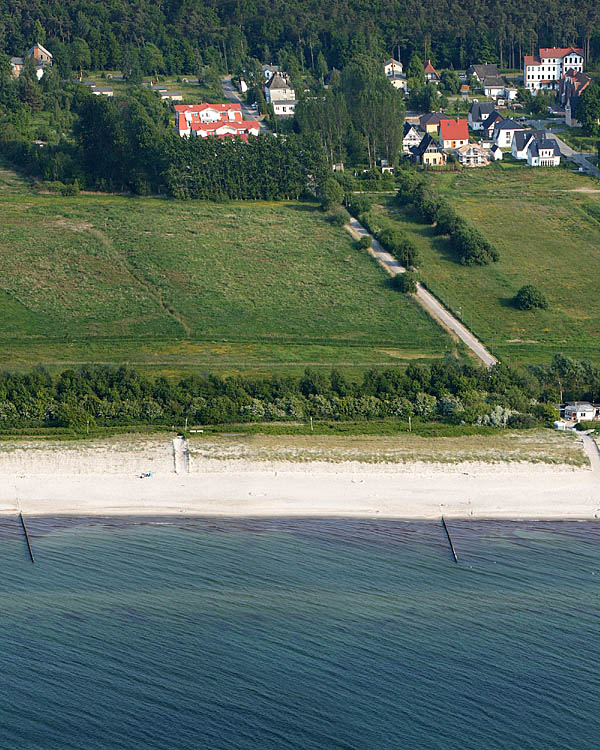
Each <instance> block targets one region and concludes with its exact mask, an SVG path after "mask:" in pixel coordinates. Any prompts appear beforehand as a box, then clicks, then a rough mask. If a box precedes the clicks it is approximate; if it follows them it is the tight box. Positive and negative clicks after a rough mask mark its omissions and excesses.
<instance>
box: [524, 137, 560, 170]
mask: <svg viewBox="0 0 600 750" xmlns="http://www.w3.org/2000/svg"><path fill="white" fill-rule="evenodd" d="M560 157H561V153H560V148H559V146H558V143H557V142H556V141H555V140H553V139H552V140H551V139H550V138H544V139H543V140H535V139H534V140H533V141H532V142H531V144H530V145H529V148H528V149H527V164H528V165H529V166H530V167H558V165H559V164H560Z"/></svg>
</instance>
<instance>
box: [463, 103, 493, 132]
mask: <svg viewBox="0 0 600 750" xmlns="http://www.w3.org/2000/svg"><path fill="white" fill-rule="evenodd" d="M495 106H496V105H495V104H494V102H478V101H474V102H473V104H471V109H470V110H469V116H468V118H467V121H468V123H469V127H470V128H471V130H483V123H484V121H485V119H486V118H487V116H488V115H489V114H491V113H492V112H493V111H494V107H495Z"/></svg>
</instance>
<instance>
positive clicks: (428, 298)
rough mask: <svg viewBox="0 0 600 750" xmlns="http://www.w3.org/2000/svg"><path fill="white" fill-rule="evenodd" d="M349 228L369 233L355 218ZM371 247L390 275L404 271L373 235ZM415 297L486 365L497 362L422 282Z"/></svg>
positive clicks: (357, 233)
mask: <svg viewBox="0 0 600 750" xmlns="http://www.w3.org/2000/svg"><path fill="white" fill-rule="evenodd" d="M349 230H350V232H351V234H352V235H353V236H354V237H356V238H357V239H358V238H359V237H363V236H365V235H367V236H368V235H369V233H368V232H367V230H366V229H365V228H364V227H363V225H362V224H361V223H360V222H358V221H357V220H356V219H355V218H351V219H350V223H349ZM372 241H373V247H372V251H371V254H372V255H373V257H374V258H376V259H377V260H378V261H379V263H380V264H381V265H382V266H383V267H384V268H385V270H386V271H387V272H388V273H389V274H390V275H391V276H395V275H396V274H398V273H405V272H406V268H405V267H404V266H402V265H401V264H400V263H398V261H397V260H396V259H395V258H394V257H393V256H392V255H390V253H388V252H387V251H386V250H384V249H383V247H382V246H381V245H380V243H379V242H378V241H377V240H376V239H375V238H374V237H373V238H372ZM416 297H417V299H418V301H419V302H420V303H421V305H422V306H423V307H424V308H425V309H426V310H427V312H428V313H429V314H430V315H431V316H433V317H434V318H435V319H436V320H437V321H438V322H439V323H441V324H442V325H443V326H444V327H445V328H448V329H450V330H451V331H452V332H453V333H454V334H455V335H456V336H458V338H459V339H460V340H461V341H463V342H464V343H465V344H466V345H467V346H468V347H469V349H470V350H471V351H472V352H473V354H475V356H477V357H479V359H480V360H481V361H482V362H483V364H484V365H486V367H493V366H494V365H495V364H497V362H498V360H497V359H496V357H494V356H492V355H491V354H490V353H489V352H488V350H487V349H486V348H485V346H484V345H483V344H482V343H481V341H479V339H478V338H477V337H476V336H474V335H473V334H472V333H471V331H469V329H468V328H465V326H464V325H463V324H462V323H461V322H460V321H459V320H457V319H456V318H455V317H454V315H452V313H451V312H449V311H448V310H447V309H446V308H445V307H444V306H443V305H442V304H441V302H439V300H437V299H436V298H435V297H434V296H433V294H431V293H430V292H428V291H427V289H425V287H423V285H422V284H419V283H418V282H417V293H416Z"/></svg>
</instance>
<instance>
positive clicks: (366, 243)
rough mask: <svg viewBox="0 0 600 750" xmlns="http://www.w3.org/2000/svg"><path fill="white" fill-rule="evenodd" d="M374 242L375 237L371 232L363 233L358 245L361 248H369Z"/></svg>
mask: <svg viewBox="0 0 600 750" xmlns="http://www.w3.org/2000/svg"><path fill="white" fill-rule="evenodd" d="M372 244H373V238H372V237H371V235H369V234H363V236H362V237H361V238H360V239H359V241H358V247H359V248H360V249H361V250H368V249H369V248H370V247H371V246H372Z"/></svg>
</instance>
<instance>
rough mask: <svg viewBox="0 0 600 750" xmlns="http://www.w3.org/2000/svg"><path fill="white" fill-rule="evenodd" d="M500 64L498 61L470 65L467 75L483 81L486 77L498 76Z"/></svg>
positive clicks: (480, 81)
mask: <svg viewBox="0 0 600 750" xmlns="http://www.w3.org/2000/svg"><path fill="white" fill-rule="evenodd" d="M498 75H499V73H498V66H497V65H496V63H493V64H492V63H484V64H483V65H469V67H468V68H467V77H468V78H471V77H473V78H476V79H477V80H478V81H479V83H483V81H484V80H485V79H486V78H497V77H498Z"/></svg>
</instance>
